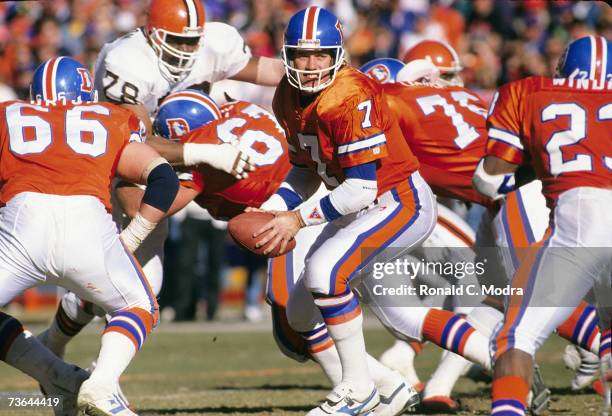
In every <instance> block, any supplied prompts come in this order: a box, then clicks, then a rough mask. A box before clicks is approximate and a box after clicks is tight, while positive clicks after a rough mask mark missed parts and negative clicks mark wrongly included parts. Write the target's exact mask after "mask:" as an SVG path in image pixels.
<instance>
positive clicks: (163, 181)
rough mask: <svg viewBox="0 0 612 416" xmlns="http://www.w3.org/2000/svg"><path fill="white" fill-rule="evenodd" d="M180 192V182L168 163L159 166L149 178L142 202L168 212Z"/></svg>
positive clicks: (152, 171)
mask: <svg viewBox="0 0 612 416" xmlns="http://www.w3.org/2000/svg"><path fill="white" fill-rule="evenodd" d="M178 190H179V180H178V178H177V176H176V173H174V170H173V169H172V167H171V166H170V165H169V164H168V163H162V164H161V165H157V166H156V167H155V168H154V169H153V170H151V172H149V175H148V176H147V189H146V190H145V193H144V196H143V197H142V202H144V203H145V204H148V205H151V206H152V207H154V208H157V209H158V210H160V211H163V212H168V209H170V206H171V205H172V202H173V201H174V198H176V194H177V193H178Z"/></svg>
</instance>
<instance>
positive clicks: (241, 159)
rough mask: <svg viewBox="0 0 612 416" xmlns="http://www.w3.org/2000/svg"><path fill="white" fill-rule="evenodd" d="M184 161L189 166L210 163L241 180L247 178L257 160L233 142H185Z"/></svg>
mask: <svg viewBox="0 0 612 416" xmlns="http://www.w3.org/2000/svg"><path fill="white" fill-rule="evenodd" d="M183 161H184V164H185V166H188V167H193V166H197V165H201V164H206V165H210V166H212V167H213V168H215V169H219V170H221V171H223V172H226V173H229V174H230V175H232V176H233V177H234V178H236V179H239V180H240V179H245V178H247V177H248V176H249V172H252V171H254V170H255V167H256V165H255V162H254V161H253V160H252V159H251V158H250V157H249V156H248V155H247V154H246V153H245V152H243V151H242V150H240V149H239V148H238V147H237V146H235V145H234V144H232V143H223V144H202V143H185V144H184V145H183Z"/></svg>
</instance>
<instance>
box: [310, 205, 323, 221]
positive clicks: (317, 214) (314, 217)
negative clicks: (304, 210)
mask: <svg viewBox="0 0 612 416" xmlns="http://www.w3.org/2000/svg"><path fill="white" fill-rule="evenodd" d="M308 219H311V220H320V219H323V216H322V215H321V213H320V212H319V208H317V207H315V209H313V210H312V212H311V213H310V214H309V215H308Z"/></svg>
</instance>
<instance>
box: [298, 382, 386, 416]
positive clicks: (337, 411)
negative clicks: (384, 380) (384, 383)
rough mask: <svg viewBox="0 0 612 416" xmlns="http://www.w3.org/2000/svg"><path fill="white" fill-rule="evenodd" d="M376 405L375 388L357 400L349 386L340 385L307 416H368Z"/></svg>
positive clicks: (376, 395)
mask: <svg viewBox="0 0 612 416" xmlns="http://www.w3.org/2000/svg"><path fill="white" fill-rule="evenodd" d="M378 403H379V396H378V391H377V390H376V387H374V388H373V389H372V391H371V392H370V394H369V395H368V396H367V397H365V398H364V399H362V400H359V399H357V398H356V397H355V396H354V393H353V390H352V389H351V387H350V386H348V385H347V384H342V383H341V384H339V385H337V386H336V387H335V388H334V389H333V390H332V391H331V393H329V394H328V395H327V397H326V398H325V401H324V402H323V403H321V404H320V405H319V406H317V407H315V408H314V409H312V410H311V411H310V412H308V413H307V416H329V415H365V414H369V413H370V411H371V410H372V409H374V408H375V407H376V406H377V405H378Z"/></svg>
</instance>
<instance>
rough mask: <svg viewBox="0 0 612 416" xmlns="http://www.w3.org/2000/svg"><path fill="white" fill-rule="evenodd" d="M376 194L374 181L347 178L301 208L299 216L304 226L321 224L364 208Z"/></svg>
mask: <svg viewBox="0 0 612 416" xmlns="http://www.w3.org/2000/svg"><path fill="white" fill-rule="evenodd" d="M377 194H378V185H377V182H376V180H368V179H359V178H347V179H345V180H344V182H342V183H341V184H340V185H338V187H337V188H336V189H334V190H333V191H331V192H330V193H329V195H327V196H325V197H323V198H321V199H319V200H318V201H313V202H311V203H308V204H305V205H304V206H302V207H301V208H300V215H301V217H302V221H303V222H304V224H306V225H316V224H322V223H324V222H327V221H333V220H335V219H336V218H338V217H341V216H343V215H348V214H351V213H353V212H357V211H359V210H361V209H363V208H366V207H367V206H368V205H370V204H371V203H372V202H374V200H375V199H376V195H377Z"/></svg>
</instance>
